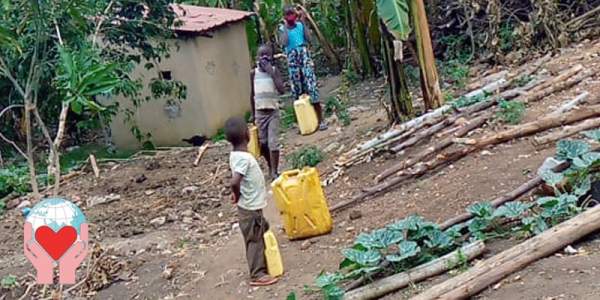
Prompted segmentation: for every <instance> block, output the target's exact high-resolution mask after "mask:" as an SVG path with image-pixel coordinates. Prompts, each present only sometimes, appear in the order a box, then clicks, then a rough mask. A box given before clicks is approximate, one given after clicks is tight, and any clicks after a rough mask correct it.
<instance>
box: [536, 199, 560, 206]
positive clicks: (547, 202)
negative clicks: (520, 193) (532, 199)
mask: <svg viewBox="0 0 600 300" xmlns="http://www.w3.org/2000/svg"><path fill="white" fill-rule="evenodd" d="M536 203H537V205H538V206H540V207H542V208H546V209H547V208H552V207H554V206H556V205H557V204H558V198H556V197H540V198H538V199H537V200H536Z"/></svg>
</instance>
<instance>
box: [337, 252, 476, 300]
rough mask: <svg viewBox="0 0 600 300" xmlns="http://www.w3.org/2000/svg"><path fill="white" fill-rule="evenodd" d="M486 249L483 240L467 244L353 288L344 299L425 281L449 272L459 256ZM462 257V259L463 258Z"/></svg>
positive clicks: (384, 292) (470, 257) (370, 296)
mask: <svg viewBox="0 0 600 300" xmlns="http://www.w3.org/2000/svg"><path fill="white" fill-rule="evenodd" d="M485 250H486V247H485V244H484V243H483V242H482V241H477V242H475V243H472V244H469V245H465V246H463V247H462V248H460V249H457V250H455V251H452V252H450V253H448V254H446V255H444V256H442V257H440V258H437V259H435V260H432V261H430V262H428V263H426V264H423V265H420V266H418V267H416V268H413V269H411V270H409V271H406V272H402V273H398V274H395V275H392V276H389V277H386V278H383V279H380V280H377V281H375V282H373V283H371V284H369V285H366V286H363V287H361V288H358V289H355V290H352V291H351V292H348V293H346V294H345V295H344V297H343V298H342V299H344V300H370V299H377V298H379V297H382V296H385V295H387V294H390V293H392V292H395V291H397V290H400V289H402V288H404V287H406V286H407V285H409V284H412V283H417V282H420V281H423V280H425V279H427V278H430V277H433V276H436V275H439V274H442V273H445V272H447V271H448V270H450V269H451V268H452V265H453V263H454V264H455V263H456V261H457V260H458V259H457V258H458V257H463V258H464V259H466V260H467V261H471V260H473V259H475V258H476V257H478V256H480V255H481V254H483V253H484V252H485ZM463 258H461V259H463Z"/></svg>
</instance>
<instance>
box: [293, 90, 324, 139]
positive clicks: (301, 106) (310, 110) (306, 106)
mask: <svg viewBox="0 0 600 300" xmlns="http://www.w3.org/2000/svg"><path fill="white" fill-rule="evenodd" d="M294 113H295V114H296V119H298V127H300V134H302V135H307V134H311V133H313V132H315V131H316V130H317V128H318V127H319V119H318V118H317V112H316V111H315V108H314V107H313V106H312V104H310V96H308V95H306V94H304V95H302V96H300V98H299V99H298V100H296V101H294Z"/></svg>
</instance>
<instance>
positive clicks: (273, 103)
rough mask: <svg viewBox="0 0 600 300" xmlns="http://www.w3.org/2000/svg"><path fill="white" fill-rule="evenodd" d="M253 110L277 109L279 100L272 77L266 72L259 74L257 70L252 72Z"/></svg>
mask: <svg viewBox="0 0 600 300" xmlns="http://www.w3.org/2000/svg"><path fill="white" fill-rule="evenodd" d="M252 84H253V85H254V108H255V109H278V108H279V100H278V97H277V87H276V86H275V81H274V80H273V77H272V76H271V75H269V73H267V72H261V71H260V70H259V68H256V69H255V71H254V82H253V83H252Z"/></svg>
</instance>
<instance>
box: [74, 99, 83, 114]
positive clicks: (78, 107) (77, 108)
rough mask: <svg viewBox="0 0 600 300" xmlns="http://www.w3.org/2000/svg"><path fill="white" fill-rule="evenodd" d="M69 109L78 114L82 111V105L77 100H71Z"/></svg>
mask: <svg viewBox="0 0 600 300" xmlns="http://www.w3.org/2000/svg"><path fill="white" fill-rule="evenodd" d="M71 109H72V110H73V112H74V113H76V114H78V115H80V114H81V113H82V112H83V105H81V103H80V102H79V101H77V100H75V101H72V102H71Z"/></svg>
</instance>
